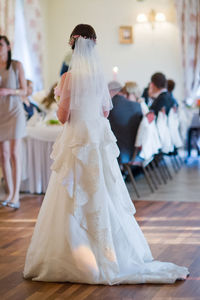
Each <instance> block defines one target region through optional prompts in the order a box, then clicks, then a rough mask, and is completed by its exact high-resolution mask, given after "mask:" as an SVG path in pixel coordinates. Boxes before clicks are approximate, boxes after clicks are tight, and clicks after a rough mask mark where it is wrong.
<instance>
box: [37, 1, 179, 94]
mask: <svg viewBox="0 0 200 300" xmlns="http://www.w3.org/2000/svg"><path fill="white" fill-rule="evenodd" d="M40 1H41V2H42V8H43V12H44V22H45V30H46V44H45V48H46V49H47V50H46V51H45V55H46V64H45V83H46V86H48V87H49V86H50V85H52V84H53V83H54V82H55V81H56V80H57V78H58V75H59V70H60V67H61V63H62V60H63V58H64V56H65V54H66V52H67V51H68V49H69V46H68V39H69V35H70V33H71V31H72V30H73V28H74V27H75V26H76V25H77V24H79V23H88V24H91V25H92V26H93V27H94V28H95V30H96V32H97V37H98V42H97V44H98V45H97V47H98V48H99V52H100V55H101V58H102V62H103V65H104V70H105V73H106V76H107V80H108V81H109V80H112V68H113V67H114V66H118V67H119V74H118V79H119V81H121V82H122V83H124V82H125V81H127V80H133V81H137V82H138V84H139V85H140V87H141V88H144V87H145V86H146V85H147V84H148V82H149V80H150V76H151V75H152V74H153V73H154V72H156V71H161V72H163V73H165V74H166V76H167V77H170V78H172V79H175V81H176V83H177V87H176V90H175V96H177V97H178V99H182V97H183V84H182V82H183V75H182V67H181V51H180V45H179V34H178V28H177V25H176V20H175V7H174V5H173V0H159V1H157V0H148V1H147V0H146V1H143V2H139V1H136V0H56V1H55V0H40ZM152 8H153V9H155V10H156V11H161V12H164V13H165V14H166V15H167V18H168V20H169V22H166V23H164V24H160V25H159V26H155V28H154V29H153V30H152V28H151V26H150V25H149V24H137V23H136V16H137V14H138V13H141V12H145V13H148V12H149V11H150V10H151V9H152ZM121 25H132V26H133V30H134V43H133V44H131V45H123V44H119V41H118V29H119V26H121Z"/></svg>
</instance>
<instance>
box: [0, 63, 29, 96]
mask: <svg viewBox="0 0 200 300" xmlns="http://www.w3.org/2000/svg"><path fill="white" fill-rule="evenodd" d="M16 70H17V71H18V74H19V88H18V89H8V88H0V96H8V95H11V96H21V97H24V96H26V87H27V85H26V79H25V76H24V69H23V65H22V63H21V62H19V61H16Z"/></svg>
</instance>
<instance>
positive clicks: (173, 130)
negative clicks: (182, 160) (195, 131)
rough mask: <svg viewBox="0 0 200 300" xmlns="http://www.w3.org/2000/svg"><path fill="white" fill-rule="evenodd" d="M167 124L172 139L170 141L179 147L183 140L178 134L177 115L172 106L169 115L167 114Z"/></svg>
mask: <svg viewBox="0 0 200 300" xmlns="http://www.w3.org/2000/svg"><path fill="white" fill-rule="evenodd" d="M168 126H169V131H170V136H171V139H172V143H173V144H174V146H175V147H176V148H180V147H182V146H183V142H182V139H181V136H180V132H179V127H180V124H179V117H178V114H177V112H176V111H175V110H174V109H173V108H172V109H170V112H169V115H168Z"/></svg>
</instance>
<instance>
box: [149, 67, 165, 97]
mask: <svg viewBox="0 0 200 300" xmlns="http://www.w3.org/2000/svg"><path fill="white" fill-rule="evenodd" d="M166 87H167V80H166V77H165V75H164V74H163V73H159V72H158V73H155V74H153V75H152V76H151V83H150V85H149V96H150V97H152V98H154V94H156V93H158V92H159V91H160V90H162V89H164V88H166Z"/></svg>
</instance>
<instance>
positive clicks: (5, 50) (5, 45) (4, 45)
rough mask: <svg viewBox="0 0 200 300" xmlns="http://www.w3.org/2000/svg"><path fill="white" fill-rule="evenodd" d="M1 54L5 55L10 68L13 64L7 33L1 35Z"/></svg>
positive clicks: (7, 65) (7, 66)
mask: <svg viewBox="0 0 200 300" xmlns="http://www.w3.org/2000/svg"><path fill="white" fill-rule="evenodd" d="M0 55H1V56H4V57H5V60H6V69H7V70H8V69H9V67H10V64H11V47H10V42H9V39H8V38H7V36H5V35H0Z"/></svg>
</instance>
